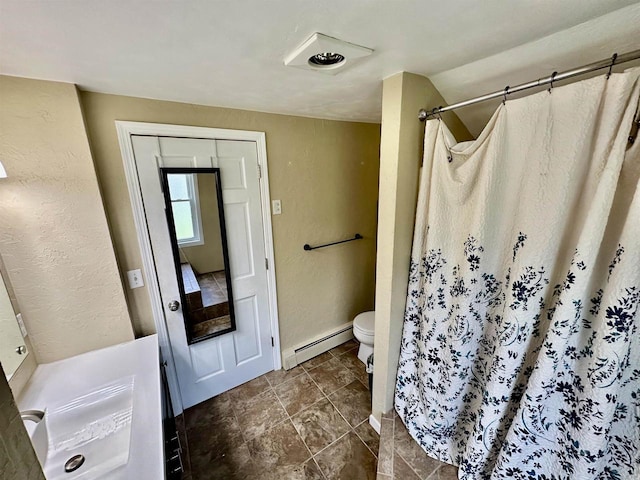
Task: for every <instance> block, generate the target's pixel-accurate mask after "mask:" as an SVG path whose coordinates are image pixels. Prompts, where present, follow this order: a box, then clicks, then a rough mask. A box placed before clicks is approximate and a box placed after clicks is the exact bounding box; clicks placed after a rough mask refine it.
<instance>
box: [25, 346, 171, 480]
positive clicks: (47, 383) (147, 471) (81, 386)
mask: <svg viewBox="0 0 640 480" xmlns="http://www.w3.org/2000/svg"><path fill="white" fill-rule="evenodd" d="M160 378H161V377H160V359H159V350H158V340H157V335H150V336H148V337H144V338H140V339H138V340H134V341H131V342H127V343H122V344H119V345H114V346H112V347H107V348H104V349H101V350H95V351H92V352H88V353H85V354H82V355H78V356H75V357H71V358H67V359H65V360H60V361H57V362H53V363H48V364H42V365H38V367H37V368H36V371H35V373H34V374H33V376H32V377H31V379H30V380H29V382H28V383H27V385H26V387H25V388H24V390H23V391H22V393H21V395H20V397H19V398H18V399H17V404H18V408H19V409H20V411H21V412H25V411H29V410H33V411H45V412H46V414H45V419H44V420H41V421H40V422H38V423H35V422H37V421H38V418H37V415H36V418H35V419H33V422H30V421H28V420H27V421H26V424H27V427H28V430H29V433H30V434H32V435H33V434H34V430H35V429H36V428H38V429H40V428H41V427H42V426H41V425H40V424H41V423H43V424H44V425H46V428H48V429H50V430H55V431H53V432H52V431H50V432H48V435H49V439H51V438H53V436H57V437H58V441H56V442H53V443H56V445H57V448H56V449H54V450H55V451H52V449H51V448H50V449H49V452H48V455H47V454H45V457H46V462H45V465H44V471H45V473H46V474H47V477H48V478H57V477H58V474H59V473H62V476H63V477H64V478H68V479H69V480H73V479H83V480H84V479H90V478H96V473H92V472H91V471H90V470H93V472H100V470H102V471H101V472H100V473H99V478H101V479H109V480H112V479H113V480H125V479H134V478H135V479H136V480H147V479H148V480H161V479H164V478H165V466H164V465H165V463H164V443H163V442H164V440H163V427H162V424H163V423H162V422H163V418H162V397H161V396H162V390H161V383H160V382H161V380H160ZM101 409H102V410H101ZM109 409H111V410H109ZM96 412H98V413H96ZM105 412H106V413H105ZM111 412H113V414H111ZM47 415H50V417H49V422H46V421H47ZM98 417H100V420H99V421H98V420H94V419H96V418H98ZM56 418H57V419H58V421H57V423H56ZM74 422H77V425H74ZM30 423H32V425H29V424H30ZM123 425H124V426H123ZM62 430H67V431H66V432H64V431H62ZM74 432H75V433H74ZM63 435H66V437H63ZM83 436H84V439H83V438H81V437H83ZM32 438H33V437H32ZM61 438H62V440H60V439H61ZM87 438H90V440H91V441H87ZM69 439H70V440H69ZM49 445H52V442H51V441H50V442H49ZM96 445H98V447H97V448H96ZM76 450H77V452H75V451H76ZM126 451H128V455H126ZM73 452H75V453H77V454H78V455H81V456H82V457H83V458H81V459H80V462H76V464H77V463H80V466H79V467H76V468H77V469H76V470H74V471H72V472H71V473H65V472H64V464H65V461H66V457H67V456H70V457H69V459H70V458H71V456H73V455H72V454H73ZM123 452H124V453H123ZM67 453H68V454H69V455H67ZM108 462H111V464H109V465H107V463H108ZM114 462H115V463H114ZM72 466H75V465H73V464H72ZM105 470H106V471H105Z"/></svg>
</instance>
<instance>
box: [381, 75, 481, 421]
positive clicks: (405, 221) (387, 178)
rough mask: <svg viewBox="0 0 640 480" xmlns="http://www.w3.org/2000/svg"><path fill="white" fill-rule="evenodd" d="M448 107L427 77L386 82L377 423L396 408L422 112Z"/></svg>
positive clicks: (464, 133)
mask: <svg viewBox="0 0 640 480" xmlns="http://www.w3.org/2000/svg"><path fill="white" fill-rule="evenodd" d="M444 104H445V102H444V100H443V98H442V96H441V95H440V93H439V92H438V91H437V90H436V89H435V87H434V86H433V84H432V83H431V82H430V81H429V79H427V78H426V77H423V76H420V75H415V74H413V73H407V72H402V73H398V74H396V75H394V76H392V77H389V78H387V79H385V80H384V81H383V84H382V133H381V139H380V186H379V200H378V251H377V263H376V302H375V310H376V326H375V344H374V358H375V361H374V375H373V376H374V379H373V408H372V410H373V412H372V414H373V416H374V417H375V418H376V420H378V421H380V419H381V416H382V413H386V412H388V411H390V410H391V409H392V408H393V396H394V389H395V381H396V372H397V370H398V356H399V354H400V340H401V336H402V325H403V319H404V309H405V303H406V296H407V284H408V279H409V261H410V258H411V243H412V239H413V227H414V220H415V214H416V201H417V197H418V177H419V172H420V165H421V164H422V151H423V140H424V123H423V122H420V121H418V118H417V115H418V110H419V109H420V108H424V107H435V106H439V105H444ZM448 113H451V112H448ZM443 117H444V118H445V121H446V122H447V125H448V126H449V128H450V129H451V130H452V132H453V134H454V135H456V137H457V138H458V139H459V140H468V139H471V138H472V137H471V135H470V134H469V131H468V130H467V129H466V128H465V127H464V125H463V124H462V123H461V122H460V120H459V119H458V118H457V116H456V115H455V114H453V113H451V115H443Z"/></svg>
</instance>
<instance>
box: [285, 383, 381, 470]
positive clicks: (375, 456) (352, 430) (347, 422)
mask: <svg viewBox="0 0 640 480" xmlns="http://www.w3.org/2000/svg"><path fill="white" fill-rule="evenodd" d="M309 378H311V381H313V383H316V382H315V380H314V379H313V377H311V375H309ZM356 380H357V379H356ZM351 383H352V382H349V383H348V384H347V385H350V384H351ZM347 385H345V386H344V387H340V388H339V389H338V390H336V391H334V392H333V393H331V394H330V395H333V394H334V393H336V392H337V391H339V390H341V389H343V388H345V387H346V386H347ZM316 386H317V387H318V389H320V387H319V386H318V384H317V383H316ZM320 392H321V393H323V395H324V392H322V390H320ZM325 398H326V399H327V400H328V401H329V403H330V404H331V406H332V407H333V408H334V409H335V410H336V412H338V415H340V416H341V417H342V419H343V420H344V421H345V422H346V424H347V425H348V426H349V430H347V432H346V433H344V434H343V435H341V436H340V437H338V438H336V439H335V440H334V441H333V442H331V443H330V444H329V445H327V446H326V447H324V448H323V449H322V450H320V451H319V452H317V453H316V454H315V455H314V456H313V457H314V458H315V456H316V455H318V454H319V453H320V452H322V451H323V450H326V449H327V448H329V447H330V446H331V445H333V444H334V443H336V442H337V441H339V440H340V439H341V438H342V437H344V436H345V435H347V434H348V433H349V432H353V433H354V434H355V435H356V437H358V440H360V441H361V442H362V444H363V445H364V446H365V448H366V449H367V450H369V451H370V452H371V454H372V455H373V457H374V458H375V459H376V465H377V463H378V456H377V455H376V454H375V453H373V451H372V450H371V449H370V448H369V446H368V445H367V444H366V442H365V441H364V440H362V438H361V437H360V435H358V433H357V432H356V427H357V426H360V425H362V423H364V422H366V419H365V420H363V421H362V422H360V423H359V424H358V425H356V427H352V426H351V423H349V421H348V420H347V419H346V418H345V416H344V415H343V414H342V412H341V411H340V410H339V409H338V407H336V406H335V404H334V403H333V402H332V401H331V399H330V398H329V395H325ZM316 403H317V402H316ZM294 426H295V425H294ZM296 431H297V429H296ZM303 441H304V440H303ZM323 473H324V472H323Z"/></svg>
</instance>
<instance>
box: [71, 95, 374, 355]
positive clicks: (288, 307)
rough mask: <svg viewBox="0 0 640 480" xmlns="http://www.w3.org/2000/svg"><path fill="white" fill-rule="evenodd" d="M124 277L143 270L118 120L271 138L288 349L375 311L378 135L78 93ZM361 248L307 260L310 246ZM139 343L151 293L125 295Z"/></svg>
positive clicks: (347, 125)
mask: <svg viewBox="0 0 640 480" xmlns="http://www.w3.org/2000/svg"><path fill="white" fill-rule="evenodd" d="M81 100H82V104H83V107H84V113H85V118H86V121H87V127H88V131H89V138H90V141H91V146H92V150H93V153H94V158H95V162H96V168H97V171H98V178H99V179H100V184H101V187H102V192H103V195H104V200H105V203H106V208H107V213H108V216H109V220H110V225H111V228H112V234H113V237H114V241H115V245H116V250H117V255H118V259H119V263H120V265H121V268H122V269H123V270H128V269H132V268H140V266H141V259H140V251H139V248H138V244H137V240H136V234H135V227H134V223H133V214H132V211H131V206H130V203H129V194H128V190H127V185H126V182H125V176H124V169H123V165H122V157H121V155H120V149H119V146H118V140H117V136H116V130H115V126H114V121H115V120H131V121H141V122H155V123H169V124H180V125H195V126H201V127H219V128H230V129H240V130H256V131H263V132H266V135H267V155H268V162H269V179H270V188H271V198H272V199H280V200H282V215H276V216H274V217H273V219H272V220H273V232H274V244H275V260H276V274H277V282H278V307H279V314H280V334H281V341H282V348H289V347H292V346H295V345H297V344H298V343H300V342H304V341H305V340H307V339H309V338H312V337H313V336H314V335H317V334H319V333H322V332H324V331H326V330H327V329H329V328H332V327H335V326H336V325H340V324H341V323H344V322H346V321H349V320H350V319H352V318H353V316H354V315H355V314H356V313H358V312H360V311H363V310H367V309H372V308H373V297H374V269H375V246H376V241H375V237H376V209H377V198H378V154H379V150H378V149H379V142H380V126H379V125H376V124H365V123H351V122H337V121H327V120H317V119H311V118H301V117H292V116H286V115H273V114H266V113H258V112H250V111H242V110H231V109H225V108H215V107H205V106H196V105H189V104H181V103H172V102H163V101H157V100H146V99H140V98H131V97H121V96H116V95H104V94H97V93H88V92H81ZM356 232H359V233H361V234H362V235H364V237H365V240H361V241H358V242H354V243H349V244H345V245H342V246H338V247H333V248H327V249H324V250H318V251H314V252H305V251H304V250H303V249H302V246H303V245H304V244H305V243H310V244H316V243H322V242H325V241H332V240H337V239H342V238H346V237H350V236H352V235H354V234H355V233H356ZM127 295H128V298H129V305H130V308H131V312H132V316H133V318H134V325H135V328H136V331H137V332H138V333H139V334H148V333H152V332H154V331H155V326H154V323H153V317H152V315H151V309H150V303H149V295H148V293H147V290H146V288H139V289H135V290H129V291H127Z"/></svg>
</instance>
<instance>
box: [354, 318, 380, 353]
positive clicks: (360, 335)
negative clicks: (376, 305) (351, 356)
mask: <svg viewBox="0 0 640 480" xmlns="http://www.w3.org/2000/svg"><path fill="white" fill-rule="evenodd" d="M374 331H375V312H362V313H359V314H358V315H356V318H354V319H353V336H354V337H356V340H358V341H359V342H360V348H359V349H358V358H359V359H360V361H361V362H362V363H364V364H365V365H366V364H367V358H369V355H371V354H372V353H373V334H374Z"/></svg>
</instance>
